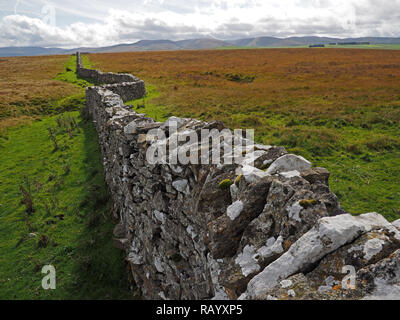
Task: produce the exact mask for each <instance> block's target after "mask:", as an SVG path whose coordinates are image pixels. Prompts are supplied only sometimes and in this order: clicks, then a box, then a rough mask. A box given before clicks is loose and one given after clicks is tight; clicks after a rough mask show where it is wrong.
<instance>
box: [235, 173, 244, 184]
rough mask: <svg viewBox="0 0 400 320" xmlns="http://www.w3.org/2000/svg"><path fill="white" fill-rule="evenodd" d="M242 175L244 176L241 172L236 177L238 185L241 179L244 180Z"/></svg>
mask: <svg viewBox="0 0 400 320" xmlns="http://www.w3.org/2000/svg"><path fill="white" fill-rule="evenodd" d="M242 177H243V175H242V174H241V175H238V176H237V177H236V179H235V184H236V185H237V186H239V183H240V180H242Z"/></svg>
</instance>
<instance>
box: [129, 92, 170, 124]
mask: <svg viewBox="0 0 400 320" xmlns="http://www.w3.org/2000/svg"><path fill="white" fill-rule="evenodd" d="M146 91H147V94H146V96H145V97H143V98H140V99H136V100H131V101H127V102H125V104H126V105H128V106H132V108H131V109H132V110H135V111H136V112H138V113H144V114H146V116H148V117H150V118H153V119H154V120H155V121H160V122H163V121H166V120H167V119H168V118H170V117H171V116H172V115H173V114H172V113H171V110H169V109H168V108H167V107H166V106H164V105H160V104H156V103H154V102H152V99H154V98H158V97H159V96H160V93H159V91H158V90H157V89H156V87H155V86H153V85H146Z"/></svg>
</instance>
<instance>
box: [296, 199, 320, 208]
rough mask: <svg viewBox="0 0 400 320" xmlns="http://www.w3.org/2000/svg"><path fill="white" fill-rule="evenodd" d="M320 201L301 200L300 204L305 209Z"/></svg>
mask: <svg viewBox="0 0 400 320" xmlns="http://www.w3.org/2000/svg"><path fill="white" fill-rule="evenodd" d="M317 203H318V201H317V200H314V199H310V200H301V201H300V202H299V204H300V205H301V206H302V207H303V208H304V209H307V208H309V207H311V206H314V205H316V204H317Z"/></svg>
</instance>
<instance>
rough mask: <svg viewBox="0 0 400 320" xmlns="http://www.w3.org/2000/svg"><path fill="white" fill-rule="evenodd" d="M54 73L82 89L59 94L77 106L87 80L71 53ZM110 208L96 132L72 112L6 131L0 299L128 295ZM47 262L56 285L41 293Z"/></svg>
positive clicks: (0, 181)
mask: <svg viewBox="0 0 400 320" xmlns="http://www.w3.org/2000/svg"><path fill="white" fill-rule="evenodd" d="M57 78H58V79H59V80H64V81H68V82H71V83H75V84H77V85H79V86H80V87H81V88H82V93H81V94H80V95H75V96H74V97H66V98H64V99H63V100H64V102H65V101H73V102H72V103H71V106H73V108H72V107H71V109H73V110H79V109H81V108H82V106H83V104H84V89H83V88H84V87H85V86H86V82H84V81H83V80H80V79H76V76H75V73H74V57H71V59H70V60H69V61H68V63H67V65H66V71H65V72H64V73H63V74H59V75H58V76H57ZM71 99H72V100H71ZM49 128H50V129H51V131H52V134H50V132H49ZM51 136H53V139H52V138H51ZM53 140H54V141H53ZM55 143H56V144H55ZM21 188H23V189H21ZM21 190H25V191H26V192H27V194H29V195H26V196H25V197H24V196H23V193H22V192H21ZM30 199H31V200H30ZM24 200H25V203H23V202H24ZM30 202H31V203H32V206H33V212H29V211H32V210H27V209H28V208H29V205H27V204H26V203H28V204H29V203H30ZM110 205H111V204H110V201H109V195H108V192H107V188H106V186H105V183H104V177H103V169H102V165H101V162H100V150H99V146H98V143H97V134H96V132H95V129H94V127H93V125H92V123H91V122H90V121H88V120H85V119H84V118H82V117H81V115H80V113H79V112H78V111H70V112H65V113H63V114H61V115H58V116H43V117H41V118H40V119H38V120H36V121H34V122H33V123H32V125H22V126H19V127H14V128H10V129H8V130H7V132H6V134H3V136H2V137H1V138H0V299H131V298H133V297H134V295H133V293H132V292H131V291H130V290H129V288H128V285H127V283H128V279H127V274H128V273H127V272H126V271H127V270H126V267H125V263H124V258H123V253H122V251H120V250H118V249H115V248H114V247H113V243H112V238H113V235H112V230H113V226H114V223H113V221H112V218H111V215H110V212H111V210H110ZM49 264H50V265H53V266H54V267H55V268H56V272H57V274H56V275H57V289H56V290H49V291H46V290H43V289H42V286H41V281H42V278H43V277H44V275H43V274H42V273H41V270H42V267H43V266H44V265H49Z"/></svg>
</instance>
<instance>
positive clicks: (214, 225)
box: [86, 85, 400, 299]
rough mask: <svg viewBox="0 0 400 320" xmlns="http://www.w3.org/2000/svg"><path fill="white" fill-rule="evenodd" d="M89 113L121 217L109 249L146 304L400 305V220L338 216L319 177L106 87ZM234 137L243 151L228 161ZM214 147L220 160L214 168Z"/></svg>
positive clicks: (207, 125)
mask: <svg viewBox="0 0 400 320" xmlns="http://www.w3.org/2000/svg"><path fill="white" fill-rule="evenodd" d="M117 86H118V85H117ZM86 105H87V109H88V112H89V113H90V115H91V117H92V118H93V121H94V124H95V127H96V130H97V132H98V136H99V143H100V147H101V153H102V157H103V165H104V171H105V179H106V182H107V184H108V186H109V188H110V191H111V195H112V199H113V212H114V215H115V217H116V218H117V219H118V221H119V222H118V224H117V226H116V228H115V230H114V235H115V245H116V246H118V247H119V248H121V249H123V250H124V251H125V253H126V259H127V261H128V262H129V265H130V269H131V272H132V275H133V277H134V279H135V281H136V283H137V285H138V287H139V288H140V289H141V290H142V294H143V296H144V297H146V298H149V299H213V298H214V299H362V298H367V299H368V298H381V297H400V292H399V289H398V288H399V283H400V250H399V249H400V231H399V230H398V227H400V222H399V221H398V222H395V223H393V224H391V223H389V222H388V221H386V220H385V218H384V217H382V216H381V215H379V214H377V213H368V214H365V215H360V216H357V217H356V216H352V215H350V214H348V213H345V212H344V211H343V210H342V208H341V207H340V204H339V202H338V199H337V197H336V196H335V195H334V194H333V193H332V192H331V190H330V188H329V176H330V174H329V172H328V171H327V170H326V169H323V168H313V167H312V164H311V163H310V162H309V161H307V160H306V159H304V158H302V157H300V156H297V155H293V154H288V153H287V151H286V150H285V148H283V147H277V146H265V145H259V144H252V143H249V141H250V139H249V138H248V137H247V136H242V135H239V134H237V132H236V133H234V132H232V131H230V130H228V129H226V128H225V127H224V125H223V124H222V123H221V122H218V121H215V122H202V121H198V120H195V119H183V118H176V117H172V118H170V119H169V120H168V121H166V122H163V123H161V122H156V121H154V120H153V119H151V118H149V117H146V115H144V114H138V113H137V112H135V111H132V110H130V109H129V107H127V106H125V105H124V103H123V99H122V98H121V96H120V95H119V94H117V93H115V92H113V91H111V90H109V87H108V86H101V87H90V88H87V90H86ZM229 133H231V135H229ZM189 138H190V139H189ZM220 138H221V141H224V142H223V143H221V144H216V147H215V146H214V145H211V146H209V145H206V147H205V146H204V144H203V143H198V141H201V142H203V141H209V139H211V140H212V139H216V140H219V139H220ZM222 138H223V139H222ZM188 139H189V141H188ZM233 141H234V145H235V146H240V148H239V149H240V152H235V151H232V152H231V153H229V154H226V153H225V154H224V152H225V150H226V149H225V147H226V145H228V144H231V143H232V142H233ZM250 142H251V141H250ZM216 151H220V152H221V153H220V154H223V155H224V162H222V163H215V164H214V162H213V161H211V158H212V154H213V153H215V152H216ZM188 154H189V155H190V156H188ZM171 159H178V161H177V162H171V161H170V160H171ZM188 159H189V160H188ZM207 159H208V160H207ZM226 159H234V161H231V162H229V161H225V160H226ZM186 160H188V161H186ZM346 277H347V278H346Z"/></svg>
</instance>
